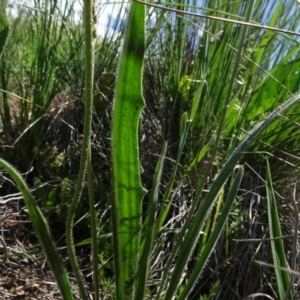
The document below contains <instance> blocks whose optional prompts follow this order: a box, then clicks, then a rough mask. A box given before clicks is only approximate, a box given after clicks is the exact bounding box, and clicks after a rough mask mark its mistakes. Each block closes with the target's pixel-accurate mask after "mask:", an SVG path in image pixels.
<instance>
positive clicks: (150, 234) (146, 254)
mask: <svg viewBox="0 0 300 300" xmlns="http://www.w3.org/2000/svg"><path fill="white" fill-rule="evenodd" d="M166 152H167V143H166V142H165V143H164V146H163V149H162V152H161V155H160V157H159V160H158V162H157V166H156V169H155V174H154V180H153V187H152V190H151V194H150V202H149V208H148V211H147V215H146V220H145V223H144V229H145V239H144V240H143V243H142V245H141V249H142V254H141V258H140V262H139V273H138V285H137V292H136V296H135V299H136V300H140V299H143V298H144V294H145V288H146V283H147V278H148V272H149V265H150V258H151V251H152V248H153V241H154V235H155V232H154V225H155V222H154V219H155V212H156V203H157V199H158V192H159V184H160V180H161V175H162V170H163V164H164V160H165V156H166Z"/></svg>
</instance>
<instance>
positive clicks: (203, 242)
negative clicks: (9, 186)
mask: <svg viewBox="0 0 300 300" xmlns="http://www.w3.org/2000/svg"><path fill="white" fill-rule="evenodd" d="M47 3H48V5H46V6H44V7H42V3H39V2H36V3H35V7H34V8H35V9H34V10H28V9H27V8H23V9H21V10H20V11H19V14H18V17H16V18H14V17H11V16H10V17H9V18H8V19H7V16H6V13H5V11H4V10H2V9H0V75H1V89H2V90H1V93H2V94H1V128H3V129H2V132H1V148H0V151H1V153H0V155H1V156H3V157H4V158H5V159H6V160H9V161H11V162H12V163H13V164H14V165H18V166H19V167H20V169H21V171H24V172H25V171H28V170H29V168H30V167H31V166H33V171H32V173H30V174H29V176H28V178H27V179H28V181H29V182H30V185H31V186H32V187H33V189H34V191H32V194H33V195H34V196H35V198H36V200H37V201H38V203H39V206H40V209H41V211H42V212H43V213H45V214H46V215H47V216H49V217H50V219H51V216H52V215H51V214H50V211H52V212H53V208H55V210H56V216H58V217H59V218H60V219H61V220H65V218H66V217H67V216H68V222H67V226H66V227H67V241H68V252H69V254H70V257H71V261H72V266H73V268H74V272H75V275H76V278H77V282H78V284H79V285H80V290H81V297H82V299H85V298H87V296H86V292H85V290H84V285H83V283H84V281H83V279H82V277H81V274H80V271H79V268H78V265H77V262H76V258H75V255H74V246H75V245H74V242H73V229H74V235H75V236H80V234H79V235H78V234H76V232H77V233H78V232H79V231H78V230H79V229H77V228H76V226H75V227H74V226H73V225H74V220H76V219H80V218H81V217H82V216H83V215H84V214H86V213H87V210H88V208H87V207H88V206H89V207H90V210H89V212H88V214H87V215H88V216H89V218H85V219H84V220H83V221H82V223H81V224H84V225H83V226H81V229H82V228H83V227H84V229H82V230H83V231H85V232H87V230H86V229H87V228H88V229H92V230H91V234H90V235H91V236H92V238H91V239H88V240H85V243H93V263H94V265H93V268H94V274H97V275H100V279H97V276H94V289H95V291H97V293H98V292H99V289H100V288H101V290H102V291H104V292H105V293H106V296H107V297H108V298H111V299H113V298H116V299H124V298H125V299H137V300H140V299H144V298H145V299H155V298H156V299H172V298H176V299H188V297H189V295H190V296H191V295H193V297H196V298H199V299H214V297H217V295H218V294H220V295H222V297H224V299H240V298H241V297H242V298H247V297H248V296H249V292H248V290H247V289H246V287H245V281H246V280H248V278H249V277H246V276H253V277H254V276H257V277H258V276H259V275H258V274H260V273H261V271H260V270H258V267H257V266H256V269H254V268H251V267H250V266H249V268H248V269H247V270H246V269H245V270H244V269H243V267H242V265H243V263H242V262H236V261H235V260H234V259H232V257H231V255H234V253H233V248H234V247H235V246H236V248H237V249H240V250H241V251H240V252H245V253H248V252H249V253H255V255H256V254H257V255H258V253H260V252H263V251H264V250H263V249H265V248H263V246H261V245H260V246H257V248H254V249H253V248H251V250H247V249H246V250H244V248H243V247H246V246H244V245H243V246H242V245H241V244H238V242H235V241H233V240H232V239H233V238H241V237H243V233H245V231H247V232H252V229H253V227H254V226H255V224H254V223H256V222H257V220H256V219H255V221H253V215H252V214H253V213H252V211H251V209H252V205H253V202H251V204H249V205H248V203H247V201H246V200H245V199H246V196H245V195H246V194H247V193H243V192H242V191H241V190H239V189H240V183H241V182H242V183H241V184H242V185H243V188H245V189H246V190H251V189H252V186H251V187H248V186H247V185H246V187H245V186H244V184H245V182H244V181H246V179H247V178H249V172H247V174H246V176H244V175H243V171H244V167H242V166H240V165H238V164H239V163H241V162H240V161H241V160H242V163H244V162H246V163H247V164H245V166H248V165H249V163H251V167H252V165H253V168H255V167H256V166H257V165H262V162H261V154H260V152H262V151H265V152H266V151H269V152H271V151H270V149H272V147H276V148H277V150H276V151H277V152H276V155H278V153H280V151H281V150H282V151H285V155H288V154H290V155H293V157H298V156H299V149H298V146H297V145H298V144H299V136H300V135H299V126H298V124H299V122H300V120H298V119H299V115H300V114H299V111H298V110H299V107H298V105H293V104H294V103H296V102H298V101H299V95H296V96H295V95H294V94H296V93H297V91H298V87H299V78H300V76H299V74H298V69H299V53H298V52H299V51H298V41H297V39H296V38H294V37H292V36H287V35H285V34H281V33H278V32H274V31H271V30H265V29H259V28H250V27H249V26H244V25H241V24H232V23H228V22H226V20H214V19H209V18H205V17H203V16H202V17H201V19H200V18H199V17H198V16H195V15H184V12H199V7H197V6H196V5H195V3H191V2H188V1H180V2H172V3H168V7H169V8H176V9H179V10H180V12H171V11H167V10H164V9H161V8H160V9H158V8H150V9H148V10H147V13H145V7H144V6H143V5H142V4H140V3H136V2H132V5H131V9H130V13H129V16H127V17H128V18H127V19H126V26H125V27H124V30H122V31H121V32H120V33H119V32H118V33H116V32H117V30H118V31H119V30H120V28H123V27H122V26H123V25H122V17H121V14H122V10H121V9H120V11H119V12H118V17H116V18H115V20H113V19H112V18H111V24H113V25H112V26H113V29H114V30H115V33H114V34H112V35H110V34H109V32H107V33H106V34H105V36H104V37H103V38H101V40H100V39H98V40H97V41H93V38H94V29H95V28H93V26H94V24H93V22H94V11H93V7H92V6H93V4H92V3H91V2H90V1H86V2H85V5H87V7H88V9H87V10H85V28H86V29H85V34H86V35H85V36H84V31H83V29H82V28H83V26H81V24H79V25H78V24H76V23H75V21H74V19H73V17H74V15H73V13H74V12H73V8H72V5H71V7H66V8H65V10H64V12H63V14H62V15H59V14H58V11H59V10H58V7H57V3H56V2H55V1H54V2H52V1H49V2H47ZM198 4H199V3H197V5H198ZM101 8H104V6H103V7H101ZM291 11H292V4H291V2H290V1H287V2H286V3H285V4H284V5H283V2H282V1H279V2H278V3H276V5H273V6H270V5H269V4H267V3H265V2H263V1H256V2H254V1H252V2H251V3H248V2H243V1H238V2H228V1H203V3H202V7H201V12H202V13H203V14H204V15H206V16H207V17H210V16H212V17H213V16H216V17H220V16H222V17H224V18H230V19H235V20H242V21H245V22H253V23H255V24H268V25H269V26H276V27H278V28H289V29H290V30H294V31H296V30H298V28H297V26H298V25H297V24H299V22H298V20H300V17H299V16H300V15H299V12H298V11H295V10H293V11H295V17H294V18H291V17H290V12H291ZM292 19H293V20H292ZM199 20H201V22H199ZM113 21H114V22H113ZM7 24H9V30H8V27H7ZM145 25H146V26H145ZM124 35H125V37H124ZM123 38H124V43H123V46H122V47H121V46H120V45H121V42H122V40H123ZM84 45H85V47H86V48H85V50H84V48H83V46H84ZM93 47H95V51H94V50H93V49H94V48H93ZM94 53H95V62H94V59H93V54H94ZM84 61H85V63H86V64H84ZM144 65H145V69H144V68H143V66H144ZM94 70H95V72H94ZM84 72H85V75H84V76H83V74H84ZM83 77H84V78H83ZM93 80H94V84H93ZM114 87H116V88H114ZM142 87H144V88H143V89H142ZM114 89H115V92H114ZM67 97H70V98H67ZM83 97H85V98H84V101H81V100H82V99H83ZM113 97H114V100H113ZM61 99H63V100H62V101H61V102H60V100H61ZM69 99H71V100H70V101H69ZM92 102H93V104H94V108H93V110H94V111H93V114H92V105H91V104H92ZM112 103H113V105H112ZM65 104H66V106H68V108H69V110H66V111H65V113H64V114H60V108H61V107H63V106H64V105H65ZM83 105H85V119H84V129H82V111H83V108H82V107H83ZM145 106H146V108H147V109H145V111H144V112H143V114H142V117H141V111H142V109H143V108H144V107H145ZM149 112H150V113H149ZM283 114H284V117H283ZM60 121H61V123H64V124H67V127H68V128H69V129H68V130H69V131H68V132H71V133H72V134H70V135H72V139H71V138H70V139H65V136H62V138H58V133H60V132H61V131H62V127H60V126H58V125H57V124H58V123H59V122H60ZM154 123H156V127H155V128H153V127H151V126H152V124H154ZM111 125H112V126H111ZM52 126H53V127H52ZM55 126H57V127H55ZM110 127H112V129H109V128H110ZM141 127H142V134H143V135H142V137H141V130H140V129H141ZM51 129H53V131H52V132H54V134H52V133H51ZM50 133H51V134H50ZM82 133H83V140H82ZM66 136H67V135H66ZM46 137H47V138H46ZM49 137H50V138H49ZM111 138H112V139H111ZM259 139H260V140H262V141H263V142H264V144H262V143H261V141H259ZM55 140H56V143H55ZM64 140H66V144H67V146H64V147H63V146H62V145H61V144H62V141H64ZM154 144H155V145H154ZM81 145H82V150H81V151H80V150H79V149H80V146H81ZM270 145H271V147H270ZM4 146H5V147H4ZM248 149H250V150H252V151H255V152H256V153H248V154H247V155H246V156H244V154H245V152H247V151H248ZM279 150H280V151H279ZM274 151H275V150H274V149H273V150H272V153H273V155H274ZM79 155H82V159H81V161H80V162H79ZM264 155H266V154H264ZM149 157H150V159H148V158H149ZM79 165H80V171H78V168H79ZM142 165H143V166H142ZM2 166H3V167H5V166H6V165H5V162H4V161H2ZM6 167H7V166H6ZM142 167H143V169H144V172H143V173H146V174H147V177H146V176H145V177H143V175H142V176H141V174H140V173H141V169H142ZM275 167H276V166H274V168H275ZM279 169H280V168H279ZM86 170H87V172H86ZM111 170H112V171H111ZM255 171H257V170H255ZM287 173H289V174H293V173H295V169H293V168H291V169H289V170H288V172H287ZM16 174H17V175H16ZM11 176H13V177H14V179H15V180H17V181H19V183H20V182H21V183H22V186H23V184H24V182H23V181H22V179H20V176H19V175H18V173H16V172H15V171H14V170H13V171H11ZM243 176H244V177H243ZM281 176H282V175H281ZM77 177H78V182H77V185H76V183H75V178H77ZM141 177H142V178H143V182H141ZM111 179H112V180H111ZM228 179H230V181H229V180H228ZM20 180H21V181H20ZM52 180H54V183H53V185H52ZM85 180H87V182H88V184H87V189H85V188H84V187H85ZM111 182H112V183H111ZM145 182H146V184H147V187H148V186H149V187H150V191H149V194H147V195H146V196H145V197H144V194H145V191H144V189H143V185H144V184H145ZM270 182H271V181H270V176H269V182H268V189H269V191H268V199H269V202H270V199H271V198H272V197H271V196H272V195H271V194H272V187H271V186H270ZM43 183H49V184H47V185H44V184H43ZM112 185H113V188H111V186H112ZM26 191H27V194H26V197H27V198H28V199H30V201H33V199H32V195H31V194H28V188H25V193H26ZM270 191H271V193H270ZM23 192H24V190H23ZM74 192H75V195H74V196H73V194H74ZM248 192H249V193H250V191H248ZM94 193H95V200H94ZM270 195H271V196H270ZM72 198H73V201H72V202H71V199H72ZM28 199H27V202H26V203H27V205H28V203H29V202H30V201H29V202H28ZM79 200H80V201H79ZM271 200H272V199H271ZM273 200H274V199H273ZM251 201H252V200H251ZM95 202H96V203H95ZM30 203H31V202H30ZM95 204H97V209H94V207H95ZM110 205H111V207H112V210H111V211H110V210H109V208H110ZM247 205H248V206H247ZM269 206H270V203H269ZM245 207H246V208H245ZM183 209H184V211H182V210H183ZM104 211H108V212H109V213H110V212H111V215H108V216H107V217H106V220H109V221H111V222H112V223H111V225H109V226H108V225H107V224H103V223H105V220H104V219H103V218H100V215H101V214H102V213H103V212H104ZM266 211H267V208H266V207H265V208H264V209H263V212H259V214H261V218H262V220H261V219H260V220H259V221H261V222H263V221H264V220H263V217H264V213H265V212H266ZM29 212H30V214H31V215H35V214H36V211H30V210H29ZM103 214H104V213H103ZM268 214H269V222H271V221H272V222H273V225H275V227H276V228H277V227H278V228H280V221H279V220H280V219H279V218H276V220H272V218H270V217H271V215H274V211H272V212H271V211H270V210H269V212H268ZM275 214H276V215H278V214H279V213H278V212H276V211H275ZM37 216H38V217H39V218H40V220H42V221H43V222H41V223H42V224H43V227H44V228H43V229H42V230H43V231H42V232H47V236H48V238H49V239H51V236H50V234H49V232H48V231H49V230H48V227H47V224H46V222H45V221H44V219H43V216H42V215H41V213H40V212H39V213H37ZM272 222H271V223H272ZM274 222H275V223H276V224H274ZM271 223H270V227H271ZM73 227H74V228H73ZM224 227H225V228H226V230H225V234H224V235H223V234H222V232H223V231H222V230H223V228H224ZM245 227H247V228H245ZM248 227H249V228H248ZM100 229H101V230H103V231H104V233H105V234H107V233H108V234H109V236H111V232H112V240H113V244H112V243H111V242H108V241H107V240H103V241H102V240H101V243H99V245H98V238H99V231H100ZM247 229H249V230H247ZM39 234H41V233H39ZM259 234H260V233H256V232H255V233H254V236H253V237H252V236H250V237H249V238H256V239H259V238H261V236H260V235H259ZM271 234H273V236H277V237H278V236H281V232H273V233H271ZM97 235H98V237H97ZM171 237H173V238H174V241H173V240H171V241H170V239H172V238H171ZM43 242H44V244H46V245H47V243H48V242H47V241H46V242H45V241H43V240H41V244H43ZM217 243H218V247H216V245H217ZM170 245H173V246H172V247H171V246H170ZM263 245H264V244H263ZM42 246H43V248H45V246H44V245H42ZM98 246H99V250H98V249H97V247H98ZM254 247H256V246H254ZM274 247H275V248H274ZM50 248H51V246H50ZM51 249H52V250H53V248H51ZM249 249H250V246H249ZM260 249H262V250H260ZM274 249H275V250H274ZM44 251H45V250H44ZM54 251H55V250H54ZM276 251H277V252H278V253H279V252H280V257H281V258H282V257H284V256H285V252H284V249H283V248H282V247H281V245H280V243H276V242H272V254H273V258H274V257H275V256H276V255H275V252H276ZM111 252H114V257H113V259H111V260H109V257H110V255H109V254H110V253H111ZM212 254H213V255H215V259H214V260H210V259H209V258H210V256H211V255H212ZM268 254H270V253H267V254H266V255H268ZM218 255H219V256H218ZM47 256H48V258H49V256H52V254H49V253H48V254H47ZM54 256H56V258H55V259H57V260H58V258H57V253H56V254H54ZM269 256H270V255H269ZM165 257H167V258H165ZM224 257H225V259H226V260H228V265H225V264H224V263H223V262H224ZM248 260H249V261H247V266H248V265H251V264H252V260H253V257H251V259H248ZM212 261H216V262H217V264H218V265H217V266H215V269H214V273H215V274H213V275H212V277H211V279H209V280H210V281H209V282H208V283H207V285H208V286H209V288H208V289H206V290H205V289H203V288H202V284H203V281H204V280H203V277H205V276H202V277H200V276H201V274H202V273H203V272H209V270H212V269H213V267H211V268H205V265H209V266H213V262H212ZM97 262H100V271H98V266H97ZM54 264H55V263H54ZM104 264H105V266H104ZM274 264H275V263H274ZM113 265H114V269H113V267H112V266H113ZM277 266H281V267H284V268H287V267H288V266H287V263H285V262H284V261H283V260H281V259H280V261H277ZM237 268H239V269H241V272H244V273H243V276H240V278H239V279H238V280H241V281H242V282H237V283H236V294H235V292H232V291H231V294H230V292H228V293H227V294H225V293H223V291H224V289H225V287H224V286H223V285H221V284H220V282H221V281H220V280H219V277H220V278H225V279H224V280H223V281H224V285H226V283H227V282H229V279H228V278H226V274H227V272H229V271H231V270H233V271H234V270H236V269H237ZM208 269H209V270H208ZM157 270H159V271H157ZM113 272H114V274H113ZM236 272H237V271H236ZM263 273H264V274H268V275H269V273H266V272H265V271H264V272H263ZM249 274H250V275H249ZM275 274H276V285H277V289H276V288H274V289H273V290H278V291H279V296H280V297H281V298H283V295H284V291H286V290H287V286H288V284H289V280H288V279H287V272H286V271H283V272H279V271H276V272H275ZM278 274H279V275H278ZM280 274H281V275H280ZM56 276H58V275H57V274H56ZM114 276H115V277H114ZM213 276H215V277H213ZM234 276H236V274H234ZM234 276H233V278H235V277H234ZM266 276H267V275H266ZM280 276H281V277H280ZM284 278H285V279H284ZM238 280H237V281H238ZM264 280H265V279H262V281H263V282H265V281H264ZM250 281H251V280H250ZM270 281H271V275H270ZM99 283H100V288H99V287H98V284H99ZM113 283H115V286H114V288H111V284H113ZM198 285H199V286H200V288H199V291H196V288H195V286H198ZM249 286H250V285H249ZM67 288H69V287H67ZM260 288H261V283H259V284H256V286H253V287H251V289H252V290H251V291H250V293H253V292H257V290H258V289H260ZM264 292H265V291H264ZM273 296H276V295H273ZM98 297H99V295H98V296H97V295H95V298H98Z"/></svg>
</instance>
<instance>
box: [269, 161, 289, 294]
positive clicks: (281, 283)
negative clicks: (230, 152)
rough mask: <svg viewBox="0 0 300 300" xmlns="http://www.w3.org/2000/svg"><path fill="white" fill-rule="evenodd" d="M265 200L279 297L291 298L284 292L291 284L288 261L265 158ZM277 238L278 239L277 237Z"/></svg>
mask: <svg viewBox="0 0 300 300" xmlns="http://www.w3.org/2000/svg"><path fill="white" fill-rule="evenodd" d="M266 191H267V202H268V220H269V231H270V238H271V248H272V256H273V262H274V268H275V275H276V281H277V288H278V293H279V299H281V300H283V299H293V298H292V294H291V293H290V292H289V295H288V297H287V298H286V296H285V294H286V292H287V291H288V290H289V286H290V284H291V280H290V274H289V272H288V263H287V260H286V257H285V252H284V246H283V241H282V239H280V237H282V233H281V227H280V220H279V216H278V211H277V206H276V199H275V194H274V189H273V185H272V177H271V171H270V165H269V161H268V160H267V185H266ZM278 238H279V239H278Z"/></svg>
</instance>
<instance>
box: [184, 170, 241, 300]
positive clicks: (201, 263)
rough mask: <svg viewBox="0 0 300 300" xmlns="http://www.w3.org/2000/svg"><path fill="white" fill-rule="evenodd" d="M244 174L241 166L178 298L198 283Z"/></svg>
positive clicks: (185, 294) (186, 293) (185, 296)
mask: <svg viewBox="0 0 300 300" xmlns="http://www.w3.org/2000/svg"><path fill="white" fill-rule="evenodd" d="M243 174H244V168H243V167H239V170H238V172H237V175H236V176H235V179H234V181H233V183H232V186H231V188H230V190H229V192H228V195H227V198H226V201H225V205H224V207H223V209H222V212H221V214H220V216H219V217H218V220H217V222H216V224H215V227H214V230H213V232H212V234H211V235H210V237H209V239H208V241H207V243H206V245H205V247H204V249H203V251H202V253H201V255H200V257H199V259H198V261H197V263H196V266H195V268H194V270H193V272H192V274H191V276H190V277H189V279H188V282H187V284H186V285H185V287H184V289H183V290H182V292H181V294H180V296H179V297H178V300H184V299H187V296H188V294H189V293H190V291H191V289H192V287H193V286H194V284H195V283H196V281H197V279H198V278H199V275H200V273H201V271H202V270H203V268H204V266H205V264H206V263H207V259H208V258H209V255H210V254H211V252H212V251H213V249H214V247H215V244H216V242H217V240H218V237H219V236H220V234H221V232H222V229H223V227H224V224H225V222H226V220H227V218H228V215H229V212H230V210H231V207H232V204H233V202H234V200H235V199H236V195H237V192H238V189H239V186H240V183H241V180H242V177H243Z"/></svg>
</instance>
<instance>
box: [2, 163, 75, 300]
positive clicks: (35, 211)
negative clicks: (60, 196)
mask: <svg viewBox="0 0 300 300" xmlns="http://www.w3.org/2000/svg"><path fill="white" fill-rule="evenodd" d="M0 166H1V167H2V168H3V169H4V170H5V171H6V172H7V173H8V174H9V175H10V176H11V177H12V179H13V180H14V182H15V183H16V185H17V187H18V189H19V190H20V192H21V193H22V195H23V197H24V200H25V203H26V207H27V209H28V212H29V215H30V218H31V220H32V223H33V225H34V228H35V231H36V233H37V235H38V238H39V241H40V243H41V246H42V248H43V251H44V253H45V255H46V257H47V261H48V263H49V265H50V267H51V269H52V272H53V274H54V276H55V279H56V281H57V284H58V287H59V289H60V292H61V294H62V296H63V298H64V299H66V300H69V299H73V295H72V292H71V287H70V283H69V280H68V275H67V272H66V269H65V267H64V265H63V263H62V260H61V258H60V256H59V254H58V251H57V248H56V246H55V243H54V240H53V238H52V235H51V232H50V229H49V227H48V224H47V222H46V220H45V218H44V216H43V214H42V213H41V211H40V209H39V208H38V206H37V205H36V203H35V201H34V198H33V196H32V194H31V192H30V190H29V188H28V186H27V184H26V183H25V181H24V180H23V178H22V177H21V175H20V174H19V172H18V171H17V170H16V169H15V168H14V167H13V166H11V165H10V164H9V163H8V162H6V161H4V160H3V159H0Z"/></svg>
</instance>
